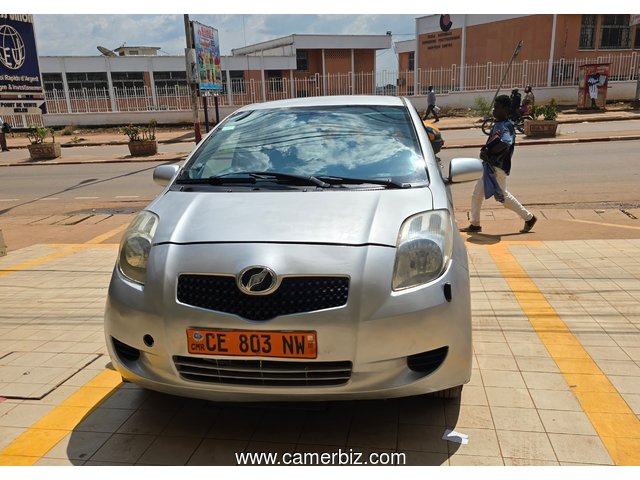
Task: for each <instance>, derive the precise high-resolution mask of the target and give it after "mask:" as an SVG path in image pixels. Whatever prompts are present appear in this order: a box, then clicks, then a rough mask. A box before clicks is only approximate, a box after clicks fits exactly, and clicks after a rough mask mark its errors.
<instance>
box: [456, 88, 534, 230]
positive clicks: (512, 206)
mask: <svg viewBox="0 0 640 480" xmlns="http://www.w3.org/2000/svg"><path fill="white" fill-rule="evenodd" d="M510 107H511V99H510V98H509V97H508V96H507V95H500V96H498V97H496V99H495V102H494V104H493V116H494V117H495V119H496V122H495V124H494V126H493V129H492V130H491V135H489V138H488V139H487V143H486V145H485V146H484V147H482V149H481V150H480V159H481V160H482V165H483V167H484V173H483V175H482V178H481V179H479V180H478V182H477V183H476V186H475V188H474V189H473V195H472V197H471V224H470V225H469V226H468V227H466V228H463V229H461V231H462V232H470V233H472V232H481V231H482V227H481V226H480V208H481V207H482V202H483V201H484V199H485V198H489V197H491V196H493V197H494V198H495V199H496V200H497V201H498V202H500V203H502V204H503V205H504V207H505V208H508V209H509V210H511V211H513V212H515V213H516V214H518V215H519V216H520V218H522V219H523V220H524V227H522V229H521V230H520V233H527V232H529V231H531V229H532V228H533V226H534V225H535V223H536V222H537V221H538V219H537V218H536V216H535V215H534V214H532V213H531V212H530V211H529V210H527V209H526V208H524V207H523V206H522V204H521V203H520V202H519V201H518V199H517V198H516V197H514V196H513V195H511V194H510V193H509V191H508V190H507V176H508V175H509V173H511V157H512V156H513V150H514V148H515V142H516V131H515V129H514V127H513V123H512V122H511V121H510V120H508V116H509V109H510Z"/></svg>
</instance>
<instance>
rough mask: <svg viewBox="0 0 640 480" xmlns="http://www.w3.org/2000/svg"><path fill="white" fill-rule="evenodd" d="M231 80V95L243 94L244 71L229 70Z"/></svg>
mask: <svg viewBox="0 0 640 480" xmlns="http://www.w3.org/2000/svg"><path fill="white" fill-rule="evenodd" d="M229 77H230V78H231V93H244V71H243V70H229Z"/></svg>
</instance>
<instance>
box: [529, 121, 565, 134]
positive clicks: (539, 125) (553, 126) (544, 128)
mask: <svg viewBox="0 0 640 480" xmlns="http://www.w3.org/2000/svg"><path fill="white" fill-rule="evenodd" d="M557 131H558V122H556V121H555V120H525V121H524V134H525V135H526V136H527V137H555V136H556V132H557Z"/></svg>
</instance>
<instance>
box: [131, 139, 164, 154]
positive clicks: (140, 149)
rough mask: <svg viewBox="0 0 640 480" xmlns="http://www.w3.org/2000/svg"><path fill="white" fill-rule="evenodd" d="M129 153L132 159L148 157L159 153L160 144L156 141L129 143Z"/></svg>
mask: <svg viewBox="0 0 640 480" xmlns="http://www.w3.org/2000/svg"><path fill="white" fill-rule="evenodd" d="M129 152H131V156H132V157H148V156H150V155H155V154H156V153H158V142H157V141H156V140H139V141H137V142H129Z"/></svg>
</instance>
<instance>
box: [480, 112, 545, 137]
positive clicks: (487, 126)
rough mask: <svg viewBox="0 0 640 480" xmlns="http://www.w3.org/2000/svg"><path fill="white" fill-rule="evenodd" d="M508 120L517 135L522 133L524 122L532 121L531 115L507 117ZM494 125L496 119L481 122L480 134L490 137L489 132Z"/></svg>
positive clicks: (486, 119) (491, 118)
mask: <svg viewBox="0 0 640 480" xmlns="http://www.w3.org/2000/svg"><path fill="white" fill-rule="evenodd" d="M509 120H511V121H512V122H513V126H514V127H515V129H516V131H517V132H519V133H524V121H525V120H533V117H532V116H531V115H515V114H511V115H509ZM495 123H496V119H495V118H493V117H487V118H485V119H484V120H482V127H481V128H482V133H484V134H485V135H487V136H488V135H491V130H492V129H493V125H494V124H495Z"/></svg>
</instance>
